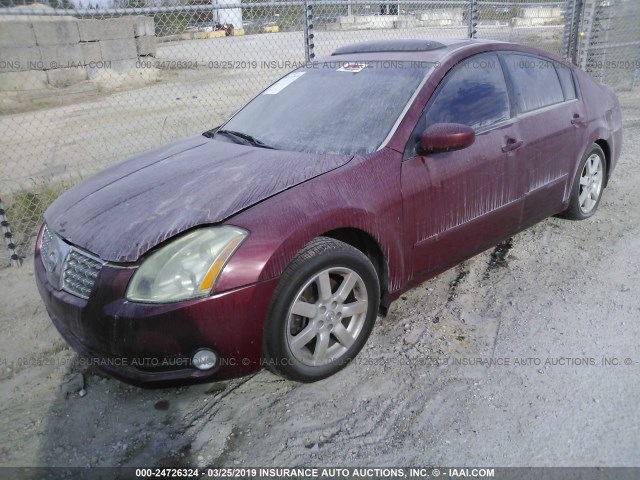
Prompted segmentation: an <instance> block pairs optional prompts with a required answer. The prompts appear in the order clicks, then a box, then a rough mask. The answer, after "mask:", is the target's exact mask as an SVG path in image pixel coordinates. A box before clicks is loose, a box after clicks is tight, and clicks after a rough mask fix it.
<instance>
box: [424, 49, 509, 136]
mask: <svg viewBox="0 0 640 480" xmlns="http://www.w3.org/2000/svg"><path fill="white" fill-rule="evenodd" d="M508 118H509V96H508V94H507V86H506V83H505V80H504V74H503V73H502V67H501V65H500V61H499V60H498V57H497V55H495V54H487V55H478V56H475V57H472V58H470V59H468V60H466V61H464V62H462V63H461V64H460V65H458V66H456V67H455V68H454V70H453V71H452V72H450V73H449V74H448V75H447V77H445V80H444V82H443V85H442V86H441V87H440V88H439V90H438V91H436V93H435V96H434V99H433V101H432V102H431V105H430V106H429V107H428V108H427V113H426V122H425V124H424V125H423V127H424V128H426V127H428V126H430V125H433V124H436V123H462V124H464V125H468V126H470V127H472V128H474V129H479V128H484V127H487V126H490V125H493V124H495V123H499V122H501V121H503V120H507V119H508Z"/></svg>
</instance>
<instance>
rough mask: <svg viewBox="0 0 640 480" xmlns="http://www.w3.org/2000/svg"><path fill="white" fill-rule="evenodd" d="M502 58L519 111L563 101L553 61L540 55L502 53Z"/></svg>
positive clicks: (531, 109) (529, 110) (523, 111)
mask: <svg viewBox="0 0 640 480" xmlns="http://www.w3.org/2000/svg"><path fill="white" fill-rule="evenodd" d="M504 60H505V66H506V68H507V71H508V72H509V75H510V77H511V80H512V83H513V90H514V95H515V98H516V104H517V105H518V109H519V111H520V112H522V113H526V112H531V111H533V110H537V109H539V108H544V107H548V106H550V105H554V104H556V103H560V102H563V101H564V93H563V91H562V87H561V85H560V79H559V78H558V74H557V73H556V68H555V66H554V63H553V62H551V61H549V60H546V59H544V58H540V57H534V56H531V55H517V54H507V55H504ZM574 95H575V92H574Z"/></svg>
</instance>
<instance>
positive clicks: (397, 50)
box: [317, 38, 554, 63]
mask: <svg viewBox="0 0 640 480" xmlns="http://www.w3.org/2000/svg"><path fill="white" fill-rule="evenodd" d="M478 47H480V49H481V50H485V49H486V50H487V51H489V50H505V49H513V50H519V51H529V52H531V53H537V54H540V55H545V56H548V57H554V55H549V54H548V53H547V52H541V51H539V50H537V49H533V48H530V47H524V46H522V45H518V44H515V43H511V42H500V41H497V40H479V39H471V38H462V39H437V40H422V39H416V40H411V39H406V40H382V41H373V42H361V43H354V44H351V45H346V46H344V47H340V48H338V49H337V50H335V51H334V52H333V53H332V54H331V55H330V56H327V57H322V58H319V59H317V61H319V62H332V61H337V60H340V61H342V60H379V61H385V60H397V61H425V62H434V63H435V62H443V61H444V60H445V59H447V58H448V57H450V56H451V55H452V54H453V53H454V52H459V51H461V50H475V51H477V50H478ZM482 47H484V48H482Z"/></svg>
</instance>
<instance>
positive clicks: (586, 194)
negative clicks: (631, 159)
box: [563, 144, 607, 220]
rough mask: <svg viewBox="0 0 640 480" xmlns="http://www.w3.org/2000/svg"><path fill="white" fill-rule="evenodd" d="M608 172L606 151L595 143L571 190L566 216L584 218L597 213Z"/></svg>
mask: <svg viewBox="0 0 640 480" xmlns="http://www.w3.org/2000/svg"><path fill="white" fill-rule="evenodd" d="M606 173H607V172H606V163H605V157H604V152H603V151H602V148H600V146H599V145H597V144H593V146H592V147H591V149H590V150H589V151H588V152H587V153H586V154H585V156H584V157H583V159H582V162H581V163H580V168H578V173H577V175H576V178H575V180H574V182H573V189H572V191H571V201H570V203H569V208H568V209H567V210H566V211H565V212H564V215H563V216H564V217H566V218H570V219H572V220H584V219H586V218H589V217H591V216H592V215H593V214H594V213H596V210H597V208H598V205H599V204H600V199H601V198H602V191H603V189H604V179H605V175H606Z"/></svg>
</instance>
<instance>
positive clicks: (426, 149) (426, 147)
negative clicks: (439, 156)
mask: <svg viewBox="0 0 640 480" xmlns="http://www.w3.org/2000/svg"><path fill="white" fill-rule="evenodd" d="M475 139H476V132H474V131H473V128H471V127H469V126H467V125H462V124H461V123H436V124H435V125H431V126H430V127H429V128H427V129H426V130H425V131H424V132H423V134H422V138H421V139H420V148H419V153H441V152H453V151H454V150H462V149H463V148H467V147H469V146H471V145H472V144H473V142H474V141H475Z"/></svg>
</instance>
